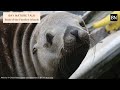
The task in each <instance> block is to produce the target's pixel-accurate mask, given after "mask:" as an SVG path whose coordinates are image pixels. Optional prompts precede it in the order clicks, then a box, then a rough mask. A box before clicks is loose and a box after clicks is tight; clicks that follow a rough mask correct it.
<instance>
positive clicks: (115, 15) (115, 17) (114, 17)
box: [110, 14, 118, 21]
mask: <svg viewBox="0 0 120 90" xmlns="http://www.w3.org/2000/svg"><path fill="white" fill-rule="evenodd" d="M117 20H118V16H117V14H110V21H117Z"/></svg>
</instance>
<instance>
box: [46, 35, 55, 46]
mask: <svg viewBox="0 0 120 90" xmlns="http://www.w3.org/2000/svg"><path fill="white" fill-rule="evenodd" d="M53 37H54V36H53V35H51V34H50V33H47V34H46V40H47V42H48V43H49V44H50V45H52V40H53Z"/></svg>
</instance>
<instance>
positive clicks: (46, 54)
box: [32, 12, 90, 78]
mask: <svg viewBox="0 0 120 90" xmlns="http://www.w3.org/2000/svg"><path fill="white" fill-rule="evenodd" d="M80 22H81V19H80V18H79V17H78V16H77V15H74V14H71V13H68V12H56V13H53V14H50V15H47V16H46V17H44V18H43V19H42V20H41V23H40V24H37V26H36V28H35V30H34V32H33V35H32V36H33V38H34V39H33V40H35V42H34V45H33V56H34V57H36V58H37V59H35V60H38V62H39V66H40V70H39V73H38V76H41V77H53V78H69V76H70V75H71V74H72V73H73V72H74V71H75V70H76V69H77V68H78V66H79V65H80V63H81V62H82V60H83V59H84V57H85V55H86V53H87V51H88V49H89V44H90V41H89V35H88V33H87V31H86V30H84V29H83V27H82V26H80V24H79V23H80ZM34 65H35V64H34Z"/></svg>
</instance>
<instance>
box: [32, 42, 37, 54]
mask: <svg viewBox="0 0 120 90" xmlns="http://www.w3.org/2000/svg"><path fill="white" fill-rule="evenodd" d="M32 52H33V54H35V53H36V52H37V44H35V45H34V46H33V50H32Z"/></svg>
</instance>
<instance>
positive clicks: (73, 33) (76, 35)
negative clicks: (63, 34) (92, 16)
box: [70, 30, 78, 37]
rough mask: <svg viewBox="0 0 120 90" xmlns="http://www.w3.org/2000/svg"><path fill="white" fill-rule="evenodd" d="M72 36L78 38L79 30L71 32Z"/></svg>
mask: <svg viewBox="0 0 120 90" xmlns="http://www.w3.org/2000/svg"><path fill="white" fill-rule="evenodd" d="M70 34H72V35H74V36H75V37H78V30H73V31H71V32H70Z"/></svg>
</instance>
